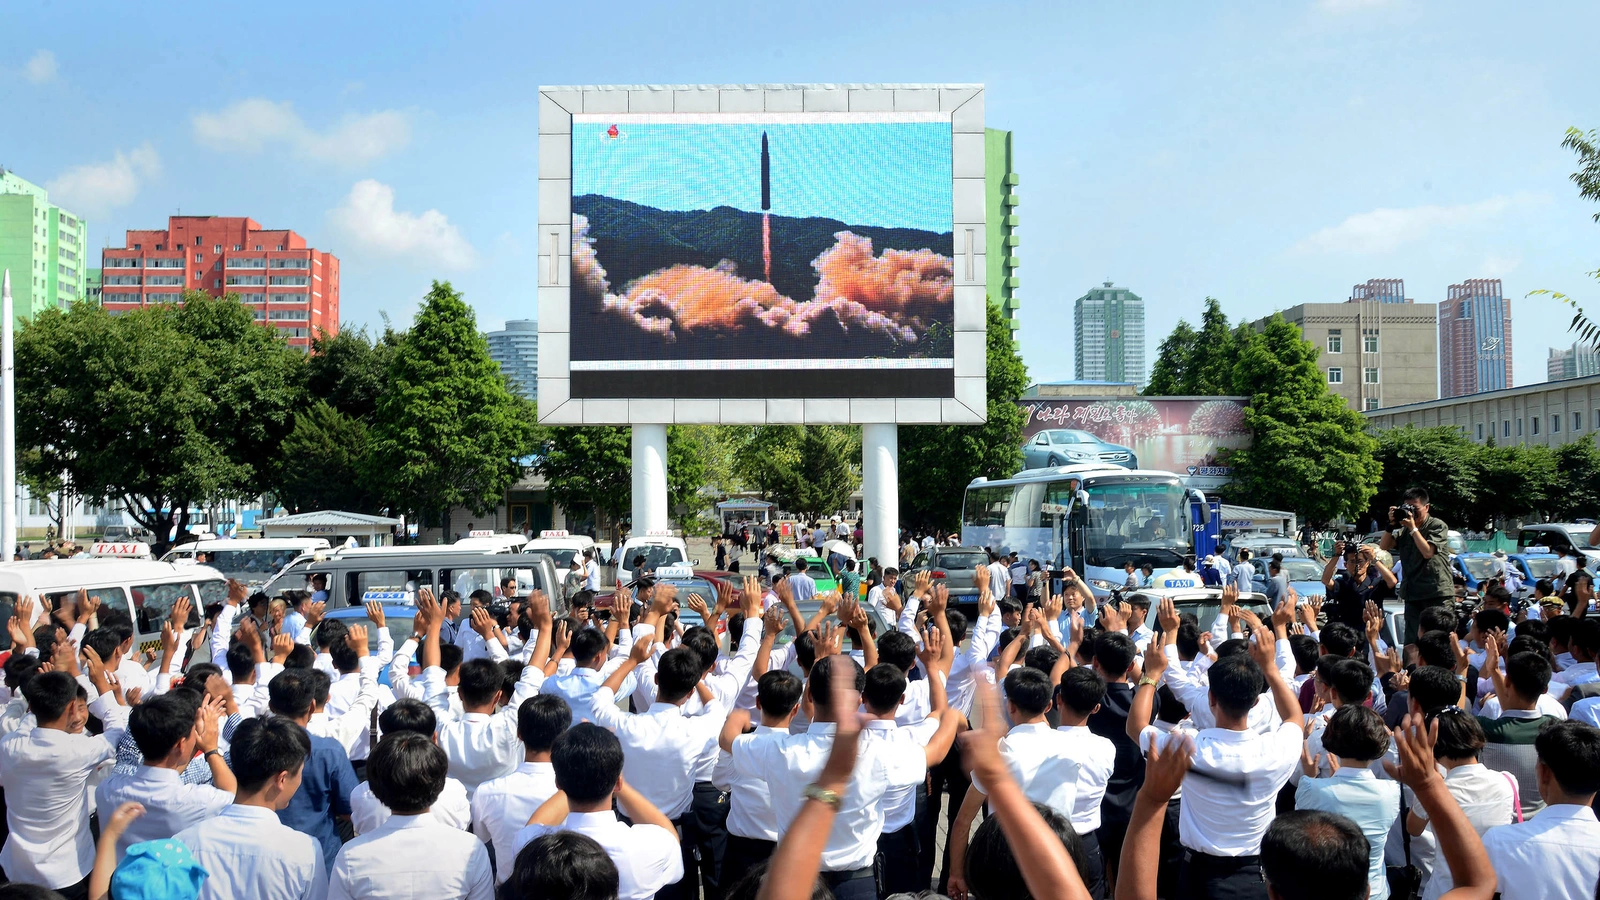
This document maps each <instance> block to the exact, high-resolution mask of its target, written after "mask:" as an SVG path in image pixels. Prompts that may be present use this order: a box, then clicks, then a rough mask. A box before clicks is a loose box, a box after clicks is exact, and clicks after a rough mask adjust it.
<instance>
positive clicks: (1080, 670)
mask: <svg viewBox="0 0 1600 900" xmlns="http://www.w3.org/2000/svg"><path fill="white" fill-rule="evenodd" d="M1105 697H1106V682H1105V679H1103V678H1101V677H1100V673H1098V672H1096V671H1094V670H1093V669H1090V668H1087V667H1085V666H1077V667H1075V668H1071V669H1068V670H1067V671H1066V673H1065V674H1063V675H1062V676H1061V702H1062V703H1063V704H1064V705H1065V706H1066V707H1067V708H1068V709H1070V710H1072V711H1073V712H1075V713H1077V714H1078V715H1080V716H1087V715H1089V714H1090V713H1092V712H1094V710H1095V707H1097V706H1099V705H1100V703H1101V701H1103V700H1104V699H1105Z"/></svg>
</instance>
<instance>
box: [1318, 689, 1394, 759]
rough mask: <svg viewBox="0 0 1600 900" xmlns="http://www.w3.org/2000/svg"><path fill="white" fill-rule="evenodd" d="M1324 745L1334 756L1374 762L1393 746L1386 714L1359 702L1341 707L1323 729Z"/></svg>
mask: <svg viewBox="0 0 1600 900" xmlns="http://www.w3.org/2000/svg"><path fill="white" fill-rule="evenodd" d="M1322 748H1323V749H1324V750H1327V751H1328V752H1329V753H1332V754H1333V755H1334V756H1343V757H1345V758H1347V759H1361V760H1366V761H1367V762H1371V761H1372V760H1375V759H1381V758H1382V757H1383V755H1384V753H1386V752H1388V750H1389V729H1388V728H1387V727H1386V726H1385V725H1384V724H1383V717H1382V716H1380V715H1378V714H1377V713H1376V712H1374V711H1373V710H1372V709H1370V708H1368V707H1366V706H1363V705H1361V704H1359V703H1353V704H1351V705H1349V706H1343V707H1340V708H1339V711H1338V712H1335V713H1334V714H1333V715H1332V716H1331V717H1330V718H1329V719H1328V727H1327V728H1325V729H1323V731H1322Z"/></svg>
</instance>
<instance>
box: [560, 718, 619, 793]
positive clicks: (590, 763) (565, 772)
mask: <svg viewBox="0 0 1600 900" xmlns="http://www.w3.org/2000/svg"><path fill="white" fill-rule="evenodd" d="M550 766H551V768H553V769H554V770H555V775H556V788H557V789H559V790H562V791H565V792H566V794H567V797H568V798H570V799H571V800H573V801H574V802H576V803H583V804H589V803H599V802H600V801H602V800H604V799H606V798H607V797H609V796H611V792H612V791H613V790H615V789H616V786H617V779H618V778H621V777H622V742H620V741H618V740H617V736H616V735H614V734H612V733H611V732H609V731H607V730H605V729H604V728H601V727H600V726H599V725H596V724H594V723H593V722H579V723H578V724H576V725H574V726H572V727H571V728H568V729H567V730H566V731H563V732H561V736H560V737H558V738H556V741H555V744H553V745H552V746H551V748H550Z"/></svg>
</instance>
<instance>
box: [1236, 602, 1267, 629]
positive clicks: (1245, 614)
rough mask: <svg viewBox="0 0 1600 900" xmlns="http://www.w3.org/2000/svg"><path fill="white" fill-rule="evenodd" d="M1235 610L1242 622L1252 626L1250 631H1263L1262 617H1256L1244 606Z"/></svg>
mask: <svg viewBox="0 0 1600 900" xmlns="http://www.w3.org/2000/svg"><path fill="white" fill-rule="evenodd" d="M1234 610H1235V612H1236V613H1237V614H1238V616H1239V619H1240V621H1242V622H1244V623H1245V624H1246V625H1248V626H1250V630H1251V631H1252V632H1254V631H1259V630H1261V628H1262V625H1261V617H1260V616H1258V615H1256V614H1255V613H1254V612H1253V611H1251V610H1250V609H1249V608H1247V607H1243V606H1238V607H1235V608H1234Z"/></svg>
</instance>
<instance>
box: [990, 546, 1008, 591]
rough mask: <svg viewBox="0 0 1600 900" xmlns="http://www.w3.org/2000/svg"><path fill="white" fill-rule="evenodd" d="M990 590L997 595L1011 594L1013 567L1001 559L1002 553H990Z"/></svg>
mask: <svg viewBox="0 0 1600 900" xmlns="http://www.w3.org/2000/svg"><path fill="white" fill-rule="evenodd" d="M989 590H990V591H992V592H993V593H994V595H995V596H996V597H1001V598H1004V597H1009V596H1011V569H1010V567H1008V566H1007V565H1006V564H1005V563H1004V562H1002V561H1001V559H1000V554H998V553H990V554H989Z"/></svg>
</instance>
